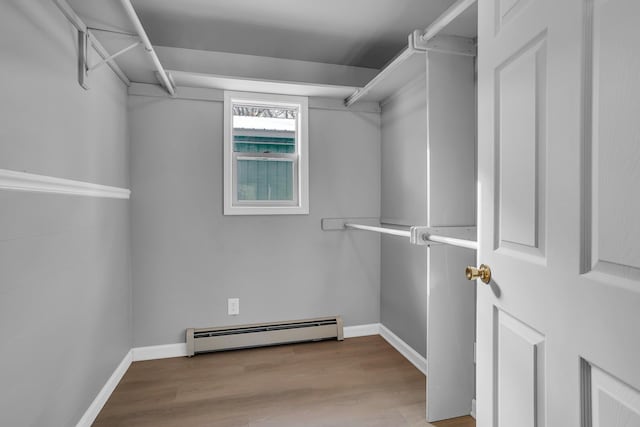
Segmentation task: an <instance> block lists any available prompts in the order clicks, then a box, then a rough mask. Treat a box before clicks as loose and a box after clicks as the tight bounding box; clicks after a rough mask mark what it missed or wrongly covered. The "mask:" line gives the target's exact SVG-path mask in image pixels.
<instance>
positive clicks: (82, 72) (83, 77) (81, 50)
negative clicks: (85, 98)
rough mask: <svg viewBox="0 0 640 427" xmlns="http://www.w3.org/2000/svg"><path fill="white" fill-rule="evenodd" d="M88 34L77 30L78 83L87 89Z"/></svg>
mask: <svg viewBox="0 0 640 427" xmlns="http://www.w3.org/2000/svg"><path fill="white" fill-rule="evenodd" d="M88 46H89V35H88V33H87V32H86V31H82V30H78V83H79V84H80V86H82V88H83V89H85V90H88V89H89V85H88V83H87V77H88V71H89V67H88V66H87V54H88Z"/></svg>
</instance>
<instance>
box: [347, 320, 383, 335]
mask: <svg viewBox="0 0 640 427" xmlns="http://www.w3.org/2000/svg"><path fill="white" fill-rule="evenodd" d="M343 333H344V337H345V338H356V337H366V336H369V335H380V323H369V324H368V325H356V326H345V327H344V330H343Z"/></svg>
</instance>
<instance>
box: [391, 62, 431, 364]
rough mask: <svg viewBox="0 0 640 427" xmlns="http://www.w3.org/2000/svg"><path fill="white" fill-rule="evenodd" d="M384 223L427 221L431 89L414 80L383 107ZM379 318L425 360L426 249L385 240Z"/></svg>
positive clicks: (421, 78) (403, 241)
mask: <svg viewBox="0 0 640 427" xmlns="http://www.w3.org/2000/svg"><path fill="white" fill-rule="evenodd" d="M381 122H382V195H381V201H382V206H381V212H382V222H384V223H386V224H396V225H423V224H426V223H427V91H426V79H425V75H424V74H422V75H420V76H416V78H415V79H414V80H413V81H411V82H409V83H408V84H407V85H406V86H405V87H404V88H403V89H401V90H400V91H398V92H397V93H396V94H394V95H393V96H392V97H391V98H390V99H388V100H386V101H385V102H384V103H383V104H382V118H381ZM380 272H381V273H380V274H381V283H380V320H381V322H382V324H383V325H385V326H386V327H387V328H389V329H390V330H391V331H393V332H394V333H395V334H396V335H398V336H399V337H400V338H401V339H402V340H404V341H405V342H406V343H407V344H409V345H410V346H411V347H412V348H413V349H414V350H415V351H417V352H418V353H420V354H421V355H422V356H425V355H426V350H427V249H426V247H418V246H413V245H409V244H408V243H407V241H406V239H400V238H398V237H395V236H384V237H383V238H382V243H381V259H380Z"/></svg>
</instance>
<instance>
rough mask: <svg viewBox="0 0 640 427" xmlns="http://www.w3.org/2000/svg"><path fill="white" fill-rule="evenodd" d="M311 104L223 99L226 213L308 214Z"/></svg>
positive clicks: (288, 99) (244, 95)
mask: <svg viewBox="0 0 640 427" xmlns="http://www.w3.org/2000/svg"><path fill="white" fill-rule="evenodd" d="M307 114H308V102H307V98H305V97H299V96H285V95H269V94H259V93H248V92H229V91H227V92H225V95H224V181H225V182H224V214H225V215H277V214H308V213H309V172H308V165H309V154H308V115H307Z"/></svg>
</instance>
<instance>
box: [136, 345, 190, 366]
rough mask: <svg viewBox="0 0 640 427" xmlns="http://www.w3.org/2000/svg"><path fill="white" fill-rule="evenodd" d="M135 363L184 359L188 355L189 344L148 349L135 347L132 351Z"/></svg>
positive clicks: (149, 347) (156, 346)
mask: <svg viewBox="0 0 640 427" xmlns="http://www.w3.org/2000/svg"><path fill="white" fill-rule="evenodd" d="M131 352H132V354H133V361H134V362H141V361H143V360H156V359H168V358H170V357H183V356H186V355H187V344H185V343H177V344H164V345H151V346H147V347H135V348H132V349H131Z"/></svg>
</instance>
